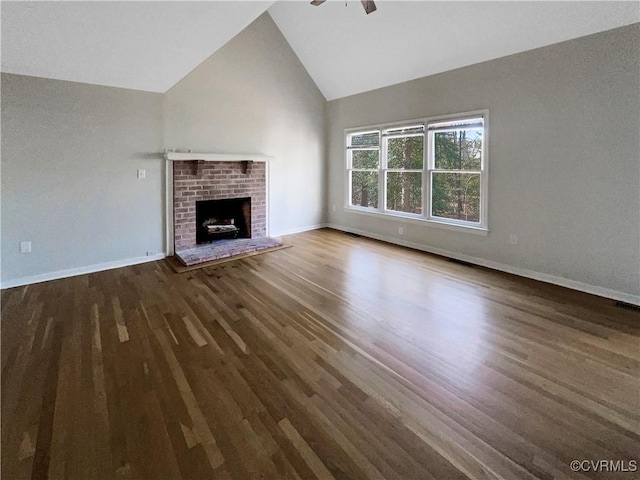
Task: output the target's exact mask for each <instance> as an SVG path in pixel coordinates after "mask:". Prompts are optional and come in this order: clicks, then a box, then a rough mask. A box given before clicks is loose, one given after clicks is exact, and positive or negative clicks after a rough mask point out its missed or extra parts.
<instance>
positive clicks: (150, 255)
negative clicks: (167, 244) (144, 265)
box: [147, 250, 156, 257]
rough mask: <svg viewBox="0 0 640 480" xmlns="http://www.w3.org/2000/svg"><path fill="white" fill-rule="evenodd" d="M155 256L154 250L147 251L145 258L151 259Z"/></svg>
mask: <svg viewBox="0 0 640 480" xmlns="http://www.w3.org/2000/svg"><path fill="white" fill-rule="evenodd" d="M155 254H156V251H155V250H147V257H153V256H154V255H155Z"/></svg>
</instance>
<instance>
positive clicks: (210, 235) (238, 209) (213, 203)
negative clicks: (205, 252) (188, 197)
mask: <svg viewBox="0 0 640 480" xmlns="http://www.w3.org/2000/svg"><path fill="white" fill-rule="evenodd" d="M235 238H251V198H250V197H246V198H225V199H222V200H201V201H197V202H196V243H198V244H202V243H211V242H214V241H216V240H230V239H235Z"/></svg>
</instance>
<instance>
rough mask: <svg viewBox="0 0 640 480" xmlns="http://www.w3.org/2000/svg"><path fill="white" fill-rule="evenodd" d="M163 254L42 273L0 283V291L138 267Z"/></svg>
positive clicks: (159, 258)
mask: <svg viewBox="0 0 640 480" xmlns="http://www.w3.org/2000/svg"><path fill="white" fill-rule="evenodd" d="M165 256H166V255H165V254H164V253H158V254H156V255H149V256H148V257H136V258H128V259H126V260H116V261H115V262H106V263H97V264H95V265H89V266H86V267H78V268H70V269H68V270H58V271H57V272H50V273H43V274H41V275H33V276H30V277H21V278H16V279H14V280H7V281H6V282H2V284H1V285H0V289H2V290H4V289H5V288H12V287H21V286H23V285H31V284H33V283H40V282H48V281H49V280H57V279H59V278H67V277H75V276H77V275H85V274H87V273H95V272H102V271H104V270H112V269H114V268H121V267H128V266H130V265H138V264H140V263H146V262H154V261H156V260H162V259H163V258H165Z"/></svg>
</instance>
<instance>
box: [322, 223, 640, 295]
mask: <svg viewBox="0 0 640 480" xmlns="http://www.w3.org/2000/svg"><path fill="white" fill-rule="evenodd" d="M327 227H329V228H333V229H334V230H340V231H342V232H351V233H357V234H358V235H362V236H363V237H369V238H373V239H375V240H381V241H383V242H387V243H393V244H395V245H400V246H403V247H408V248H412V249H414V250H420V251H423V252H427V253H433V254H435V255H441V256H443V257H449V258H455V259H456V260H462V261H464V262H468V263H473V264H474V265H480V266H482V267H487V268H491V269H493V270H499V271H501V272H506V273H511V274H513V275H518V276H520V277H525V278H530V279H532V280H539V281H541V282H545V283H551V284H553V285H558V286H560V287H566V288H570V289H572V290H577V291H579V292H584V293H590V294H592V295H597V296H599V297H605V298H610V299H612V300H619V301H621V302H626V303H631V304H634V305H640V295H633V294H630V293H625V292H619V291H618V290H612V289H609V288H604V287H599V286H596V285H590V284H588V283H582V282H578V281H576V280H570V279H568V278H563V277H556V276H555V275H549V274H547V273H540V272H536V271H534V270H528V269H526V268H520V267H514V266H512V265H507V264H504V263H498V262H493V261H491V260H485V259H483V258H479V257H472V256H470V255H465V254H463V253H458V252H452V251H449V250H443V249H441V248H435V247H429V246H425V245H420V244H418V243H413V242H407V241H404V240H399V239H397V238H391V237H386V236H384V235H378V234H375V233H371V232H366V231H364V230H358V229H355V228H346V227H343V226H342V225H336V224H333V223H329V224H328V225H327Z"/></svg>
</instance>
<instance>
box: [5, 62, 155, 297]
mask: <svg viewBox="0 0 640 480" xmlns="http://www.w3.org/2000/svg"><path fill="white" fill-rule="evenodd" d="M154 152H162V96H161V95H160V94H155V93H143V92H137V91H132V90H124V89H118V88H109V87H99V86H93V85H86V84H80V83H72V82H63V81H58V80H47V79H41V78H34V77H25V76H19V75H9V74H3V75H2V210H1V217H0V219H1V231H2V284H3V286H6V285H7V284H10V283H11V282H15V281H16V280H18V279H20V278H24V277H33V276H37V275H47V274H51V273H52V272H58V271H66V270H70V269H77V268H84V267H89V266H91V265H96V264H105V263H110V262H120V261H125V260H131V259H136V258H138V257H145V256H146V254H147V251H154V252H158V253H160V252H162V251H163V249H164V247H163V235H164V234H163V218H164V215H163V208H164V206H163V205H164V194H163V192H164V187H163V177H162V175H163V169H164V162H163V161H162V157H161V156H160V155H157V154H156V155H155V156H154V155H153V153H154ZM138 168H144V169H146V179H144V180H138V179H137V178H136V172H137V169H138ZM25 240H31V242H32V248H33V252H32V253H30V254H21V253H20V252H19V243H20V242H21V241H25Z"/></svg>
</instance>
